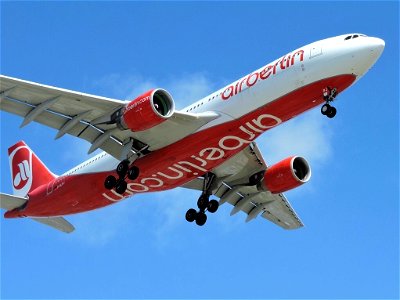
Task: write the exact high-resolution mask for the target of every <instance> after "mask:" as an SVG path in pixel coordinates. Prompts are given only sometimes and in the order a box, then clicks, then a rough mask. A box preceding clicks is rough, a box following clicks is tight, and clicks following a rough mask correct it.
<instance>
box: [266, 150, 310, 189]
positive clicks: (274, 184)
mask: <svg viewBox="0 0 400 300" xmlns="http://www.w3.org/2000/svg"><path fill="white" fill-rule="evenodd" d="M310 177H311V169H310V165H309V164H308V162H307V161H306V160H305V159H304V158H303V157H299V156H292V157H288V158H286V159H284V160H282V161H280V162H278V163H277V164H275V165H273V166H271V167H269V168H268V169H267V171H265V175H264V179H263V180H262V182H261V187H262V188H263V189H264V190H268V191H270V192H271V193H273V194H278V193H282V192H286V191H288V190H291V189H294V188H296V187H298V186H300V185H302V184H303V183H306V182H307V181H308V180H309V179H310Z"/></svg>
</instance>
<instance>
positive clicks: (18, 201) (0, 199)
mask: <svg viewBox="0 0 400 300" xmlns="http://www.w3.org/2000/svg"><path fill="white" fill-rule="evenodd" d="M26 201H28V199H27V198H25V197H19V196H13V195H8V194H3V193H0V207H1V208H3V209H6V210H13V209H15V208H18V207H21V206H22V205H24V204H25V203H26ZM31 219H32V220H34V221H37V222H39V223H42V224H45V225H48V226H51V227H53V228H55V229H58V230H60V231H62V232H66V233H70V232H72V231H74V230H75V228H74V226H72V225H71V223H69V222H68V221H67V220H65V219H64V218H62V217H45V218H31Z"/></svg>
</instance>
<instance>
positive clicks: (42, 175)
mask: <svg viewBox="0 0 400 300" xmlns="http://www.w3.org/2000/svg"><path fill="white" fill-rule="evenodd" d="M8 158H9V160H10V170H11V178H12V185H13V189H14V195H16V196H20V197H25V196H26V195H27V194H28V193H29V192H30V191H33V190H34V189H36V188H37V187H39V186H41V185H43V184H46V183H48V182H50V181H52V180H53V179H55V178H56V175H54V174H53V173H52V172H50V171H49V169H47V167H46V166H45V165H44V164H43V162H42V161H41V160H40V159H39V158H38V157H37V156H36V155H35V153H33V151H32V150H31V149H30V148H29V147H28V146H27V145H26V144H25V143H24V142H23V141H20V142H18V143H16V144H15V145H14V146H11V147H10V148H8Z"/></svg>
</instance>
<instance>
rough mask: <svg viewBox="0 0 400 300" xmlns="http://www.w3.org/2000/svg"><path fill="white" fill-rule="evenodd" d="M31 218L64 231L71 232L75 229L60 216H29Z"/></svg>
mask: <svg viewBox="0 0 400 300" xmlns="http://www.w3.org/2000/svg"><path fill="white" fill-rule="evenodd" d="M31 219H32V220H34V221H36V222H39V223H42V224H45V225H49V226H51V227H53V228H55V229H58V230H60V231H62V232H65V233H71V232H72V231H74V230H75V227H74V226H72V224H71V223H69V222H68V221H67V220H65V219H64V218H62V217H49V218H31Z"/></svg>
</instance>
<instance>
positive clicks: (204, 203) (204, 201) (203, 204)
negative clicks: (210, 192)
mask: <svg viewBox="0 0 400 300" xmlns="http://www.w3.org/2000/svg"><path fill="white" fill-rule="evenodd" d="M209 202H210V201H209V199H208V196H207V195H201V196H200V198H199V200H197V206H198V207H199V208H200V210H205V209H206V208H207V207H208V203H209Z"/></svg>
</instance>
